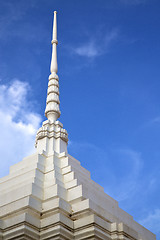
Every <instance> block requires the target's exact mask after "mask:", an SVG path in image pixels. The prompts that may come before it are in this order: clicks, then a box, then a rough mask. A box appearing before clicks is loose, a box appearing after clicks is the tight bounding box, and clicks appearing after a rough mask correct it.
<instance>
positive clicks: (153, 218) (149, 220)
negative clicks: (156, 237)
mask: <svg viewBox="0 0 160 240" xmlns="http://www.w3.org/2000/svg"><path fill="white" fill-rule="evenodd" d="M139 222H140V224H142V225H143V226H145V227H146V228H148V229H150V230H151V231H152V232H153V233H155V234H160V209H155V210H154V211H153V212H150V213H149V214H148V216H145V217H144V219H142V220H140V221H139Z"/></svg>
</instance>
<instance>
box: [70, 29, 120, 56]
mask: <svg viewBox="0 0 160 240" xmlns="http://www.w3.org/2000/svg"><path fill="white" fill-rule="evenodd" d="M96 35H97V38H96V37H95V36H96ZM95 36H94V38H91V39H89V40H88V42H85V43H84V44H83V45H80V46H79V47H75V48H73V52H74V53H76V54H78V55H79V56H84V57H88V58H93V57H96V56H100V55H103V54H105V53H106V52H107V51H108V49H109V47H110V45H111V44H112V43H113V42H114V41H115V40H116V39H117V37H118V30H117V29H113V30H112V31H110V32H109V33H107V34H105V35H103V37H102V38H101V39H99V37H98V33H97V34H95Z"/></svg>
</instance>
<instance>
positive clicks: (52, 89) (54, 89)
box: [45, 11, 61, 121]
mask: <svg viewBox="0 0 160 240" xmlns="http://www.w3.org/2000/svg"><path fill="white" fill-rule="evenodd" d="M51 43H52V59H51V74H50V76H49V83H48V92H47V105H46V110H45V116H46V117H47V118H48V120H51V121H56V120H57V118H59V117H60V114H61V112H60V110H59V104H60V102H59V83H58V82H59V78H58V75H57V71H58V64H57V44H58V41H57V12H56V11H54V21H53V39H52V41H51Z"/></svg>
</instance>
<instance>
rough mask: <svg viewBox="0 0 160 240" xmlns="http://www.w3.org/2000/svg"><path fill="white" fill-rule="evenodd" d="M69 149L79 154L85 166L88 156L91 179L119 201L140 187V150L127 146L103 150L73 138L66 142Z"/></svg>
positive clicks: (76, 154)
mask: <svg viewBox="0 0 160 240" xmlns="http://www.w3.org/2000/svg"><path fill="white" fill-rule="evenodd" d="M69 150H70V151H71V154H72V155H73V156H74V155H75V156H78V158H79V159H78V160H80V161H81V162H82V165H83V164H84V166H85V162H86V160H87V165H88V166H89V168H90V170H91V176H93V174H94V179H95V180H96V181H99V184H101V185H102V186H103V187H104V189H105V191H106V192H107V193H108V194H109V195H111V196H113V197H114V198H115V199H117V200H118V201H124V200H126V199H128V198H132V197H133V196H134V195H135V194H136V193H137V191H139V178H140V174H141V170H142V168H143V159H142V157H141V153H139V152H137V151H135V150H132V149H129V148H125V149H124V148H121V149H120V148H114V149H113V148H109V147H108V148H107V150H105V149H102V148H99V147H97V146H96V145H94V144H91V143H86V142H81V143H76V142H74V141H71V142H70V143H69ZM84 159H85V160H84ZM102 166H103V167H102ZM95 169H96V171H95ZM95 173H96V174H95ZM101 176H103V179H102V177H101Z"/></svg>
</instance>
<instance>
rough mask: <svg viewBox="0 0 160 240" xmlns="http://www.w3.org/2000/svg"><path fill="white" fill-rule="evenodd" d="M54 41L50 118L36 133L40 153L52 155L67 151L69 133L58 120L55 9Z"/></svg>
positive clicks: (47, 109)
mask: <svg viewBox="0 0 160 240" xmlns="http://www.w3.org/2000/svg"><path fill="white" fill-rule="evenodd" d="M51 43H52V59H51V74H50V76H49V82H48V91H47V104H46V109H45V116H46V117H47V118H48V120H47V121H44V122H43V124H42V127H41V128H40V129H39V130H38V132H37V135H36V144H35V146H36V148H37V150H38V152H39V153H41V152H42V151H45V154H47V155H50V154H53V152H57V153H62V152H67V143H68V133H67V131H66V130H65V129H63V124H62V123H60V122H59V121H57V119H58V118H59V117H60V114H61V112H60V110H59V104H60V102H59V78H58V75H57V71H58V64H57V44H58V41H57V12H56V11H54V21H53V39H52V41H51Z"/></svg>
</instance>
